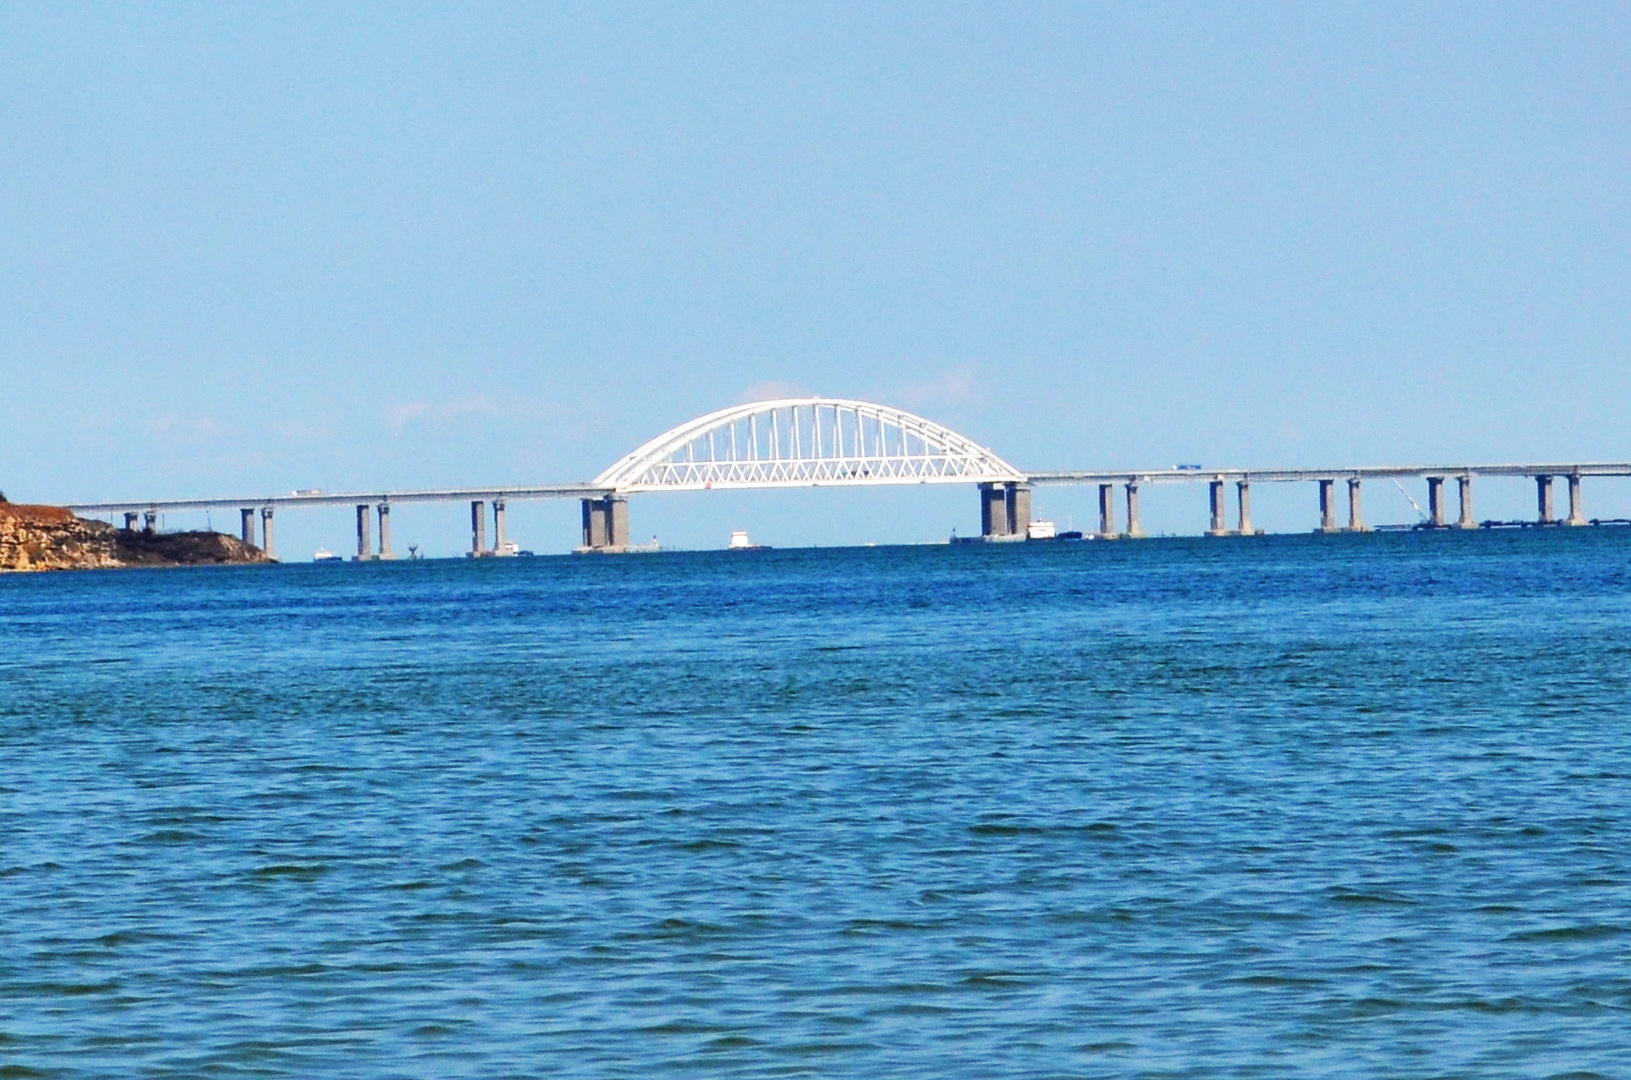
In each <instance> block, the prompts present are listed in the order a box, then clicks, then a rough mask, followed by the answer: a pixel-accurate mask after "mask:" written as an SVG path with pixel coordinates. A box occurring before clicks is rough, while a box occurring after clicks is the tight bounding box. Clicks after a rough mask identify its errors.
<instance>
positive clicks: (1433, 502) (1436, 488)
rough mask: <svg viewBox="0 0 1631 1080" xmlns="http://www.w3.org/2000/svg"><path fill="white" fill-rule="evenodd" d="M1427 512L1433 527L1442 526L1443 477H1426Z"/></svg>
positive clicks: (1440, 527) (1439, 527) (1438, 527)
mask: <svg viewBox="0 0 1631 1080" xmlns="http://www.w3.org/2000/svg"><path fill="white" fill-rule="evenodd" d="M1427 514H1428V518H1429V520H1431V521H1432V523H1433V528H1435V529H1442V528H1444V477H1442V476H1429V477H1428V478H1427Z"/></svg>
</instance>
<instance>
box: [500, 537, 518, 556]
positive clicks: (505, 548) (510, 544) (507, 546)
mask: <svg viewBox="0 0 1631 1080" xmlns="http://www.w3.org/2000/svg"><path fill="white" fill-rule="evenodd" d="M498 553H499V554H500V555H506V556H514V555H519V554H521V545H520V544H518V543H516V542H515V541H514V540H506V541H504V543H503V545H502V546H500V547H499V549H498Z"/></svg>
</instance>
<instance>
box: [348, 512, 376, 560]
mask: <svg viewBox="0 0 1631 1080" xmlns="http://www.w3.org/2000/svg"><path fill="white" fill-rule="evenodd" d="M373 509H374V508H373V507H371V506H369V505H368V504H367V503H358V504H357V557H356V558H355V559H354V560H352V561H353V562H367V561H368V560H369V559H371V558H373V557H374V551H373V547H374V545H373V543H372V542H371V541H370V540H369V539H368V515H369V514H371V513H372V512H373Z"/></svg>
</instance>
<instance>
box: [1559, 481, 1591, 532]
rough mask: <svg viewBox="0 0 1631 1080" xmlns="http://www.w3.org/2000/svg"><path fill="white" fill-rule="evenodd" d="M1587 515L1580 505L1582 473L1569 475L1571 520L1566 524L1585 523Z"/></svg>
mask: <svg viewBox="0 0 1631 1080" xmlns="http://www.w3.org/2000/svg"><path fill="white" fill-rule="evenodd" d="M1585 523H1586V515H1585V514H1584V513H1583V512H1582V508H1581V505H1580V474H1579V473H1574V474H1573V475H1571V476H1570V477H1569V520H1568V521H1565V522H1564V524H1565V525H1584V524H1585Z"/></svg>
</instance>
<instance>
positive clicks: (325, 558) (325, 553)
mask: <svg viewBox="0 0 1631 1080" xmlns="http://www.w3.org/2000/svg"><path fill="white" fill-rule="evenodd" d="M311 561H312V562H345V559H343V558H341V557H340V556H338V555H336V554H334V552H332V551H330V550H329V549H328V548H321V547H320V548H318V549H317V550H316V551H314V552H312V553H311Z"/></svg>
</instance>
